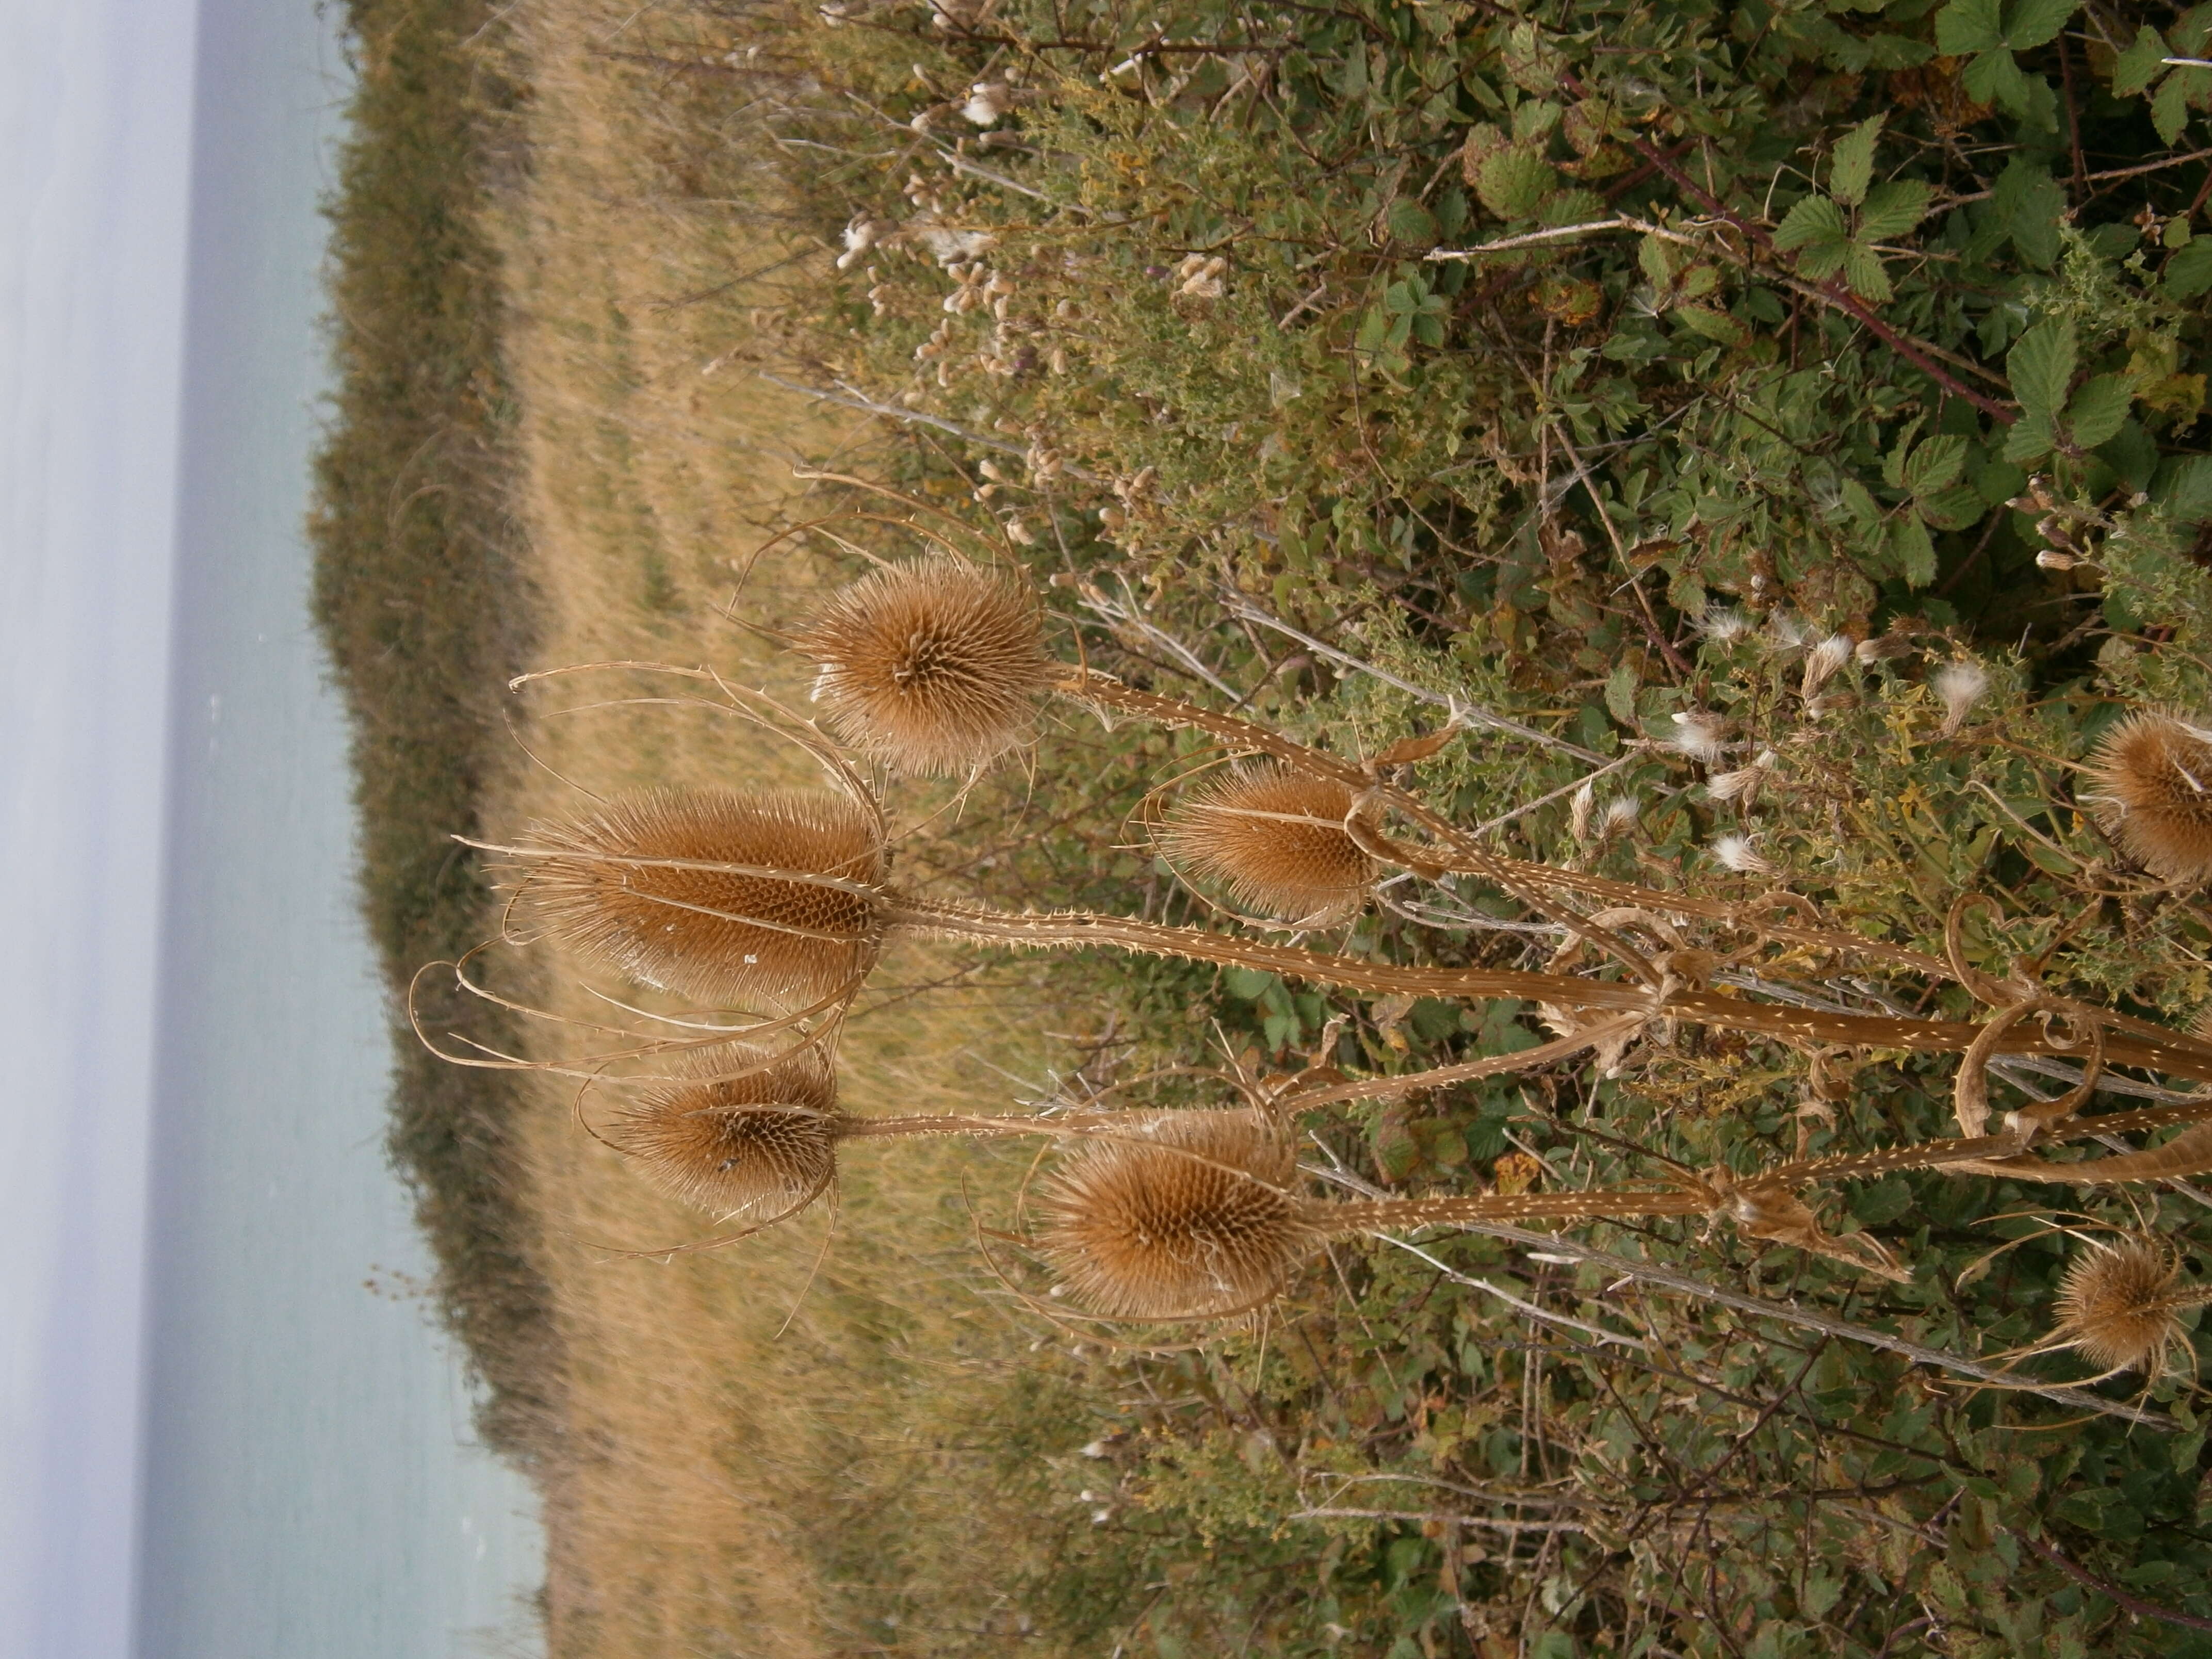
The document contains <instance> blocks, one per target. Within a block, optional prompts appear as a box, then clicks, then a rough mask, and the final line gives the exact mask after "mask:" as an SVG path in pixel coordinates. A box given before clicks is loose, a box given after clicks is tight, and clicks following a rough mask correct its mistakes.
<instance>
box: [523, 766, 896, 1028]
mask: <svg viewBox="0 0 2212 1659" xmlns="http://www.w3.org/2000/svg"><path fill="white" fill-rule="evenodd" d="M531 841H532V844H533V845H532V853H531V857H532V860H533V864H534V867H533V868H532V871H531V872H530V876H529V878H528V880H527V882H526V886H525V890H526V893H527V896H528V898H529V901H530V902H531V904H532V907H533V908H534V909H535V910H536V912H537V914H538V917H539V919H540V920H541V921H543V922H544V925H545V927H546V930H547V932H548V933H550V934H551V935H552V936H553V937H554V938H555V939H558V940H559V941H560V942H561V943H562V944H563V945H568V947H569V948H571V949H573V950H574V951H577V952H579V953H580V954H581V955H584V956H586V957H594V958H596V959H598V960H599V961H600V962H602V963H606V964H607V965H608V966H610V967H612V968H617V969H621V970H622V971H623V972H624V973H626V974H629V975H631V976H632V977H633V978H635V979H638V980H641V981H643V982H645V983H646V984H647V985H653V986H658V987H662V988H664V989H667V990H671V991H676V992H679V993H681V994H684V996H687V997H690V998H693V999H695V1000H699V1001H702V1002H707V1003H712V1004H716V1005H720V1006H746V1007H758V1008H768V1009H773V1010H776V1011H779V1012H789V1011H792V1010H794V1009H799V1008H804V1007H806V1006H811V1004H814V1003H816V1002H818V1001H821V1000H823V999H825V998H829V997H834V996H836V995H837V994H839V993H840V992H842V990H844V989H846V988H847V987H849V986H850V985H851V984H853V983H854V982H856V981H857V980H858V978H859V976H860V975H861V974H862V973H864V972H865V971H866V968H867V966H868V964H869V963H872V961H873V960H874V957H875V950H876V945H877V941H878V938H879V936H880V934H881V932H882V929H881V927H880V925H879V923H878V917H877V905H876V903H875V902H874V900H873V899H872V896H870V895H869V893H868V892H867V889H868V888H870V887H872V886H873V885H874V884H876V883H878V882H879V881H881V880H882V878H883V876H884V872H885V870H886V867H887V864H888V860H887V858H886V856H885V852H884V845H883V842H882V840H881V837H880V831H879V826H878V823H877V822H876V820H875V819H874V818H873V817H872V816H871V815H870V814H869V813H868V812H866V811H864V810H863V809H862V808H861V807H860V806H859V805H856V804H855V803H854V802H852V801H850V800H848V799H845V798H844V797H843V796H841V795H832V794H828V793H823V792H820V791H811V790H777V791H770V792H765V793H759V794H752V795H742V794H739V793H737V792H736V791H734V790H730V789H695V790H677V789H657V790H653V791H650V792H647V793H642V794H635V795H626V796H620V797H617V799H614V800H611V801H610V802H608V803H607V804H606V805H604V806H602V807H600V808H599V810H598V811H594V812H591V813H588V814H586V815H585V816H582V817H575V818H569V819H564V820H560V821H556V822H552V823H538V824H536V825H533V826H532V830H531Z"/></svg>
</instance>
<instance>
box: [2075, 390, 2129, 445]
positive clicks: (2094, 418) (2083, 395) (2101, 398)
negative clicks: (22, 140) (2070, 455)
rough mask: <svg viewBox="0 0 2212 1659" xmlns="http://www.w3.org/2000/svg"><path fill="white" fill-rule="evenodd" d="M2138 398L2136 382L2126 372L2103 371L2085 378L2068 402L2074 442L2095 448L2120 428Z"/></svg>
mask: <svg viewBox="0 0 2212 1659" xmlns="http://www.w3.org/2000/svg"><path fill="white" fill-rule="evenodd" d="M2134 398H2135V383H2134V382H2133V381H2132V380H2130V379H2129V378H2128V377H2127V376H2126V375H2124V374H2100V375H2098V376H2097V377H2096V378H2095V379H2094V380H2088V381H2085V382H2084V383H2083V384H2082V386H2081V390H2080V391H2079V392H2075V394H2074V397H2073V399H2072V401H2070V402H2069V403H2068V404H2067V405H2066V428H2067V430H2068V431H2069V432H2070V433H2071V434H2072V435H2073V438H2074V441H2075V444H2076V445H2077V446H2078V447H2081V448H2083V449H2094V448H2095V447H2097V446H2098V445H2099V444H2100V443H2103V442H2104V441H2106V439H2107V438H2109V437H2111V436H2112V435H2113V434H2114V433H2116V432H2118V430H2119V429H2120V423H2121V422H2123V421H2124V420H2126V419H2127V418H2128V404H2130V402H2132V401H2133V400H2134Z"/></svg>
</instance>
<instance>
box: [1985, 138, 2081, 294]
mask: <svg viewBox="0 0 2212 1659" xmlns="http://www.w3.org/2000/svg"><path fill="white" fill-rule="evenodd" d="M1990 205H1991V206H1992V207H1994V208H1995V209H1996V211H1997V213H1998V215H1999V216H2001V217H2002V222H2003V226H2004V234H2006V235H2008V236H2009V237H2011V238H2012V242H2013V246H2015V247H2016V248H2018V249H2019V250H2020V256H2021V258H2023V259H2025V260H2027V262H2028V263H2029V264H2032V265H2034V266H2037V267H2038V268H2039V269H2042V270H2049V269H2050V267H2051V261H2052V260H2053V259H2055V258H2057V257H2058V226H2059V222H2060V220H2061V218H2062V217H2063V215H2064V214H2065V211H2066V192H2065V191H2063V190H2062V189H2061V188H2059V186H2058V185H2057V183H2055V182H2054V181H2053V180H2052V179H2051V170H2050V169H2049V168H2048V167H2045V166H2044V165H2043V164H2042V163H2041V162H2039V161H2029V160H2027V158H2026V157H2024V156H2019V155H2015V156H2014V157H2013V159H2012V160H2011V161H2008V162H2007V163H2006V164H2005V170H2004V171H2003V172H2002V173H1999V174H1998V175H1997V183H1996V194H1995V196H1994V197H1993V198H1992V200H1991V203H1990Z"/></svg>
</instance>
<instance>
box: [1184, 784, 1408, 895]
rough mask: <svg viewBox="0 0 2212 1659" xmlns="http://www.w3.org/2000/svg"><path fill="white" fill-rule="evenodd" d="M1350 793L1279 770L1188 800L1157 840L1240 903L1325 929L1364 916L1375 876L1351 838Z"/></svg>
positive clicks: (1200, 791) (1201, 789) (1199, 790)
mask: <svg viewBox="0 0 2212 1659" xmlns="http://www.w3.org/2000/svg"><path fill="white" fill-rule="evenodd" d="M1351 811H1352V792H1351V790H1350V789H1348V788H1346V787H1345V785H1343V784H1342V783H1340V782H1339V781H1336V780H1335V779H1334V778H1320V777H1314V776H1312V775H1309V774H1306V773H1303V772H1299V771H1297V770H1295V769H1292V768H1291V767H1288V766H1285V765H1283V764H1281V763H1279V762H1273V761H1269V762H1262V763H1257V764H1255V765H1253V766H1250V767H1249V768H1247V769H1244V770H1243V771H1238V772H1227V773H1223V774H1220V775H1217V776H1215V777H1213V778H1212V779H1209V780H1208V781H1206V782H1205V783H1203V784H1201V785H1200V786H1198V787H1196V788H1194V789H1192V790H1191V791H1189V792H1188V793H1187V794H1186V795H1185V796H1184V798H1183V799H1182V801H1180V802H1179V803H1178V804H1177V805H1176V808H1175V810H1174V811H1172V812H1170V814H1169V815H1168V817H1167V820H1166V822H1165V823H1163V824H1162V825H1161V826H1160V828H1159V830H1158V838H1159V842H1160V847H1161V849H1162V850H1163V851H1164V852H1165V853H1166V854H1167V855H1168V856H1169V858H1170V859H1171V860H1175V861H1176V862H1177V863H1178V864H1180V865H1182V866H1183V867H1184V868H1185V869H1186V870H1188V872H1190V873H1191V874H1193V875H1194V876H1196V877H1198V878H1200V879H1202V880H1206V881H1212V882H1218V883H1219V884H1221V885H1222V886H1223V887H1224V888H1225V889H1226V890H1227V891H1228V892H1229V894H1230V895H1231V897H1233V898H1234V899H1235V900H1236V901H1237V903H1239V904H1242V905H1245V906H1249V908H1252V909H1255V910H1257V911H1260V912H1261V913H1263V914H1265V915H1269V916H1273V917H1276V918H1278V919H1279V920H1281V921H1295V922H1300V923H1303V924H1304V925H1306V926H1308V927H1326V926H1328V925H1329V924H1331V923H1334V922H1338V921H1344V920H1345V919H1346V918H1347V917H1349V916H1350V915H1352V914H1354V913H1355V912H1357V911H1358V908H1359V906H1360V904H1361V903H1362V902H1364V900H1365V898H1366V896H1367V894H1368V891H1369V890H1370V888H1371V887H1373V885H1374V884H1375V878H1376V873H1377V872H1376V863H1375V860H1373V859H1371V858H1370V857H1369V856H1368V855H1367V854H1366V853H1364V851H1362V850H1361V849H1360V847H1359V845H1358V842H1355V841H1353V839H1352V836H1351V835H1350V834H1349V833H1348V832H1347V831H1346V829H1345V820H1346V817H1348V816H1349V815H1350V813H1351Z"/></svg>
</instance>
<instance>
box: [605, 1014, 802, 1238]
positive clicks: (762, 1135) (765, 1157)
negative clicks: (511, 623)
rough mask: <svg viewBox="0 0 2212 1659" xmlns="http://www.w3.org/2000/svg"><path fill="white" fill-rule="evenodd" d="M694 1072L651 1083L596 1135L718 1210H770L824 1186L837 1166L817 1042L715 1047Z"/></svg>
mask: <svg viewBox="0 0 2212 1659" xmlns="http://www.w3.org/2000/svg"><path fill="white" fill-rule="evenodd" d="M690 1070H691V1071H692V1072H693V1073H696V1075H695V1076H693V1077H690V1078H687V1079H678V1080H676V1081H673V1082H670V1083H665V1084H660V1085H655V1086H654V1087H653V1088H650V1089H648V1090H647V1091H644V1092H643V1093H642V1094H641V1096H640V1097H638V1100H637V1102H636V1103H635V1105H631V1106H628V1107H625V1108H624V1109H623V1110H622V1111H621V1112H620V1113H619V1114H618V1115H617V1116H616V1118H615V1120H614V1121H613V1122H612V1123H611V1124H610V1125H609V1126H608V1127H607V1130H606V1139H607V1141H608V1143H609V1144H610V1145H611V1146H614V1147H615V1148H616V1149H617V1151H619V1152H623V1153H624V1154H625V1155H627V1156H628V1157H629V1158H631V1159H632V1160H634V1161H635V1164H636V1165H637V1169H638V1172H639V1173H640V1174H641V1175H642V1176H644V1177H645V1178H646V1179H647V1181H648V1182H652V1184H653V1186H655V1187H658V1188H659V1189H660V1190H661V1191H662V1192H664V1193H666V1194H668V1195H669V1196H670V1197H671V1198H675V1199H679V1200H682V1201H683V1202H684V1203H686V1204H696V1205H697V1206H699V1207H700V1208H702V1209H705V1210H712V1211H714V1212H715V1213H716V1214H718V1215H732V1214H737V1213H742V1212H751V1213H753V1214H756V1215H758V1216H761V1217H763V1218H765V1217H769V1216H780V1215H782V1214H783V1213H785V1212H788V1211H790V1210H792V1209H793V1208H794V1207H797V1206H801V1205H804V1204H805V1203H806V1202H807V1201H808V1200H811V1199H812V1198H813V1197H814V1196H815V1195H816V1194H819V1193H821V1192H822V1191H823V1190H824V1189H825V1188H827V1187H828V1186H829V1182H830V1180H831V1178H832V1177H833V1176H835V1175H836V1169H837V1085H836V1077H835V1075H834V1073H832V1071H831V1069H830V1066H829V1061H828V1060H826V1059H825V1058H823V1054H822V1053H821V1051H820V1049H818V1048H805V1049H802V1050H799V1052H797V1053H795V1054H787V1055H784V1056H782V1057H781V1058H775V1059H772V1058H771V1057H770V1056H768V1055H765V1054H760V1053H758V1052H757V1051H752V1050H742V1049H734V1050H725V1051H723V1052H722V1053H720V1054H711V1053H710V1054H704V1055H702V1056H699V1057H696V1058H695V1059H694V1060H691V1061H690Z"/></svg>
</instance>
